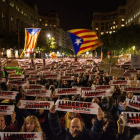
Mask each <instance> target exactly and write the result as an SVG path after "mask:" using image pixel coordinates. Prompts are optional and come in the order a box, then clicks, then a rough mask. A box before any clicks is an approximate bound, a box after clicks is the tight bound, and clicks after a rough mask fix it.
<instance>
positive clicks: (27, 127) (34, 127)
mask: <svg viewBox="0 0 140 140" xmlns="http://www.w3.org/2000/svg"><path fill="white" fill-rule="evenodd" d="M20 132H42V138H41V140H46V138H45V137H46V136H45V134H44V133H43V131H42V128H41V126H40V123H39V120H38V118H37V117H35V116H34V115H30V116H28V117H26V119H25V122H24V124H23V126H22V128H21V131H20Z"/></svg>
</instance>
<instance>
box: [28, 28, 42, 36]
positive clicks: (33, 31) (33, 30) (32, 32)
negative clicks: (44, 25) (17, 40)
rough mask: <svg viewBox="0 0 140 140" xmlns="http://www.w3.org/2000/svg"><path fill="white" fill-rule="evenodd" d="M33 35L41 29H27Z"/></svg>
mask: <svg viewBox="0 0 140 140" xmlns="http://www.w3.org/2000/svg"><path fill="white" fill-rule="evenodd" d="M26 30H27V31H28V32H29V33H30V34H31V35H35V34H36V33H37V32H38V31H39V30H40V28H35V29H34V28H27V29H26Z"/></svg>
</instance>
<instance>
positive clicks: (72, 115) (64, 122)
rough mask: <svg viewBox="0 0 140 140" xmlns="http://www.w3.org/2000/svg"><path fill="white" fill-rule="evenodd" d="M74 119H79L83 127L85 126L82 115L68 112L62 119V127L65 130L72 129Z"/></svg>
mask: <svg viewBox="0 0 140 140" xmlns="http://www.w3.org/2000/svg"><path fill="white" fill-rule="evenodd" d="M74 118H79V119H80V121H81V123H82V125H83V126H84V125H85V123H84V120H83V118H82V117H81V115H80V114H79V113H74V112H67V113H66V114H65V116H62V117H61V118H60V124H61V126H62V127H64V128H69V127H70V122H71V120H72V119H74Z"/></svg>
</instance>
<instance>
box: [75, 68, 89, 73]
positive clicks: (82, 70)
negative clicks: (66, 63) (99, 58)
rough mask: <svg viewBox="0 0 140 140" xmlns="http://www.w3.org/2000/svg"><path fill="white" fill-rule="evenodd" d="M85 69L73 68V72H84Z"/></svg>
mask: <svg viewBox="0 0 140 140" xmlns="http://www.w3.org/2000/svg"><path fill="white" fill-rule="evenodd" d="M85 71H86V69H75V70H74V74H79V73H84V72H85Z"/></svg>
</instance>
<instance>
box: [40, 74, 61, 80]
mask: <svg viewBox="0 0 140 140" xmlns="http://www.w3.org/2000/svg"><path fill="white" fill-rule="evenodd" d="M43 78H44V79H60V75H59V74H45V75H43Z"/></svg>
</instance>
